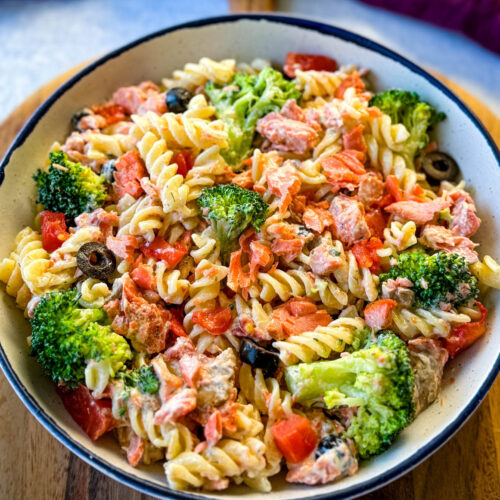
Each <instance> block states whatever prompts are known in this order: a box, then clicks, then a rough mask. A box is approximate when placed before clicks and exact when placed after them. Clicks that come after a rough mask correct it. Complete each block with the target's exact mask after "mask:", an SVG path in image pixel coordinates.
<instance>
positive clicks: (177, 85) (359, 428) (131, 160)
mask: <svg viewBox="0 0 500 500" xmlns="http://www.w3.org/2000/svg"><path fill="white" fill-rule="evenodd" d="M444 119H445V116H444V114H443V113H441V112H439V111H438V110H436V109H435V108H434V107H433V106H432V104H430V103H427V102H425V101H424V100H422V99H421V98H420V97H419V95H417V94H416V93H414V92H412V91H411V90H396V89H392V90H387V91H383V92H380V93H377V92H375V90H374V89H373V88H372V85H371V84H370V73H369V71H368V70H366V69H358V68H356V67H355V66H353V65H345V66H341V67H338V65H337V62H336V61H335V60H334V59H331V58H330V57H326V56H320V55H310V54H295V53H289V54H287V57H286V63H285V65H284V67H283V68H279V69H277V68H276V67H273V66H272V65H271V64H270V63H269V62H267V61H265V60H262V59H257V60H255V61H253V62H252V63H250V64H247V63H242V64H236V61H234V60H233V59H226V60H222V61H213V60H211V59H209V58H206V57H204V58H202V59H201V60H200V61H199V62H198V63H189V64H186V65H185V67H184V68H183V69H181V70H177V71H174V73H173V75H172V76H171V77H170V78H165V79H164V80H163V81H162V82H161V83H153V82H151V81H144V82H141V83H139V84H138V85H134V86H130V87H122V88H119V89H117V90H116V92H115V93H114V94H113V95H112V97H111V99H110V100H109V101H108V102H105V103H99V104H93V105H90V107H88V108H84V109H81V110H79V111H77V112H76V113H75V114H74V115H73V117H72V119H71V133H70V135H69V136H68V137H67V138H65V140H64V141H61V142H60V143H59V142H55V143H54V144H53V145H52V146H51V147H50V152H49V154H48V158H47V164H46V165H45V166H43V165H41V166H40V167H41V168H39V169H38V170H37V172H36V174H35V175H34V182H35V184H36V188H37V216H36V218H35V222H34V225H33V227H26V228H25V229H23V230H22V231H20V232H19V234H18V235H17V237H16V239H15V241H14V248H13V251H12V253H11V254H10V255H9V256H8V257H6V258H4V259H3V260H2V261H1V262H0V280H1V281H3V282H4V283H5V284H6V291H7V293H8V294H9V295H11V296H12V297H14V299H15V301H16V304H17V305H18V306H19V307H20V308H21V309H23V310H24V311H25V316H26V317H27V319H28V320H29V322H30V323H31V327H32V334H31V335H30V337H29V338H28V345H29V350H30V353H31V355H33V356H35V357H36V358H37V360H38V361H39V363H40V364H41V365H42V366H43V369H44V371H45V372H46V374H47V376H49V377H50V378H51V379H52V380H53V381H54V383H55V384H56V390H57V392H58V394H59V395H60V397H61V400H62V403H63V405H64V407H65V408H66V409H67V411H68V412H69V413H70V414H71V416H72V417H73V419H74V420H75V421H76V423H77V424H78V425H79V426H80V427H81V428H82V429H83V430H84V431H85V432H86V433H87V434H88V436H89V437H90V439H92V440H97V439H98V438H99V437H101V436H102V435H103V434H106V433H108V432H112V433H113V434H114V435H115V436H116V439H117V440H118V443H119V446H120V447H121V449H122V450H124V452H125V454H126V457H127V460H128V462H129V463H130V464H131V465H132V466H137V465H138V464H140V463H142V464H150V463H152V462H157V461H161V462H163V464H164V469H165V475H166V480H167V483H168V485H169V486H170V487H171V488H174V489H205V490H222V489H225V488H227V487H228V486H229V485H230V484H231V483H236V484H240V483H245V484H246V485H248V486H249V487H251V488H254V489H256V490H259V491H262V492H268V491H270V490H271V482H270V478H271V477H272V476H274V475H276V474H278V473H279V472H280V471H282V470H285V471H286V479H287V481H290V482H294V483H304V484H308V485H315V484H325V483H328V482H332V481H337V480H339V479H341V478H343V477H346V476H350V475H353V474H355V473H356V471H357V470H358V464H359V463H360V462H361V461H363V460H368V459H370V458H371V457H373V456H376V455H378V454H380V453H382V452H384V451H385V450H386V449H387V448H389V447H390V445H391V444H392V443H393V442H394V441H395V440H396V439H397V436H398V434H399V433H400V432H401V431H402V430H403V429H404V428H405V427H406V426H408V425H409V424H410V423H411V422H412V421H413V420H414V419H415V418H416V417H417V416H418V414H419V413H420V412H422V411H423V410H424V409H425V408H426V407H427V406H428V405H430V404H432V402H433V401H434V400H435V399H436V398H437V397H438V394H439V391H440V386H441V381H442V375H443V369H444V366H445V364H446V363H447V361H448V359H449V358H454V357H455V356H457V355H458V354H459V353H460V352H461V351H463V350H464V349H467V348H468V347H469V346H470V345H471V344H472V343H474V342H475V341H476V340H477V339H478V338H479V337H481V336H482V335H483V334H484V333H485V331H486V325H485V321H486V315H487V310H486V308H485V307H484V305H483V304H482V303H481V301H480V296H482V293H484V291H485V290H486V289H487V288H488V287H494V288H500V267H499V264H498V263H497V262H496V261H495V260H494V259H493V258H492V257H489V256H485V257H484V259H483V260H482V261H481V260H479V257H478V254H477V252H476V249H475V247H476V246H477V244H476V243H474V242H473V241H472V240H471V239H470V238H471V237H472V236H473V235H474V233H475V232H476V231H477V230H478V228H479V225H480V223H481V220H480V218H479V217H478V215H477V213H476V207H475V205H474V201H473V199H472V197H471V195H470V193H469V192H468V191H467V190H466V187H465V183H464V182H463V181H459V180H458V179H459V174H460V172H459V168H458V165H457V163H456V162H455V161H454V159H453V158H452V156H450V155H449V154H447V153H445V152H442V151H440V150H439V145H438V144H437V142H436V140H435V138H434V137H433V133H434V129H435V128H436V126H438V124H439V122H441V121H442V120H444Z"/></svg>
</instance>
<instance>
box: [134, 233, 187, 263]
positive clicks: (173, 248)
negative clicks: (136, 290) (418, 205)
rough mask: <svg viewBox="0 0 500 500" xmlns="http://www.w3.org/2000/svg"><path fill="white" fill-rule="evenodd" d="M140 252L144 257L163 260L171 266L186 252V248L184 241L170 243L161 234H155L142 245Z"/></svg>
mask: <svg viewBox="0 0 500 500" xmlns="http://www.w3.org/2000/svg"><path fill="white" fill-rule="evenodd" d="M141 252H142V253H143V254H144V256H145V257H148V258H149V257H153V258H155V259H160V260H163V261H164V262H166V263H167V264H168V266H169V267H170V268H173V267H175V266H176V265H177V264H178V263H179V262H180V261H181V260H182V258H183V257H184V255H186V254H187V253H188V249H187V246H186V244H185V243H180V242H177V243H174V244H173V245H171V244H170V243H168V242H167V241H165V240H164V239H163V238H162V237H161V236H157V237H156V238H155V239H154V240H153V241H151V242H149V241H148V242H147V243H145V244H144V245H142V246H141Z"/></svg>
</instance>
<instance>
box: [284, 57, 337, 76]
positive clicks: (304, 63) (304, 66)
mask: <svg viewBox="0 0 500 500" xmlns="http://www.w3.org/2000/svg"><path fill="white" fill-rule="evenodd" d="M337 67H338V65H337V61H336V60H335V59H331V58H330V57H326V56H321V55H317V54H297V53H296V52H288V54H287V55H286V61H285V65H284V66H283V71H284V72H285V75H286V76H288V77H290V78H295V72H296V71H297V70H301V71H311V70H314V71H335V70H336V69H337Z"/></svg>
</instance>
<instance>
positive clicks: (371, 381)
mask: <svg viewBox="0 0 500 500" xmlns="http://www.w3.org/2000/svg"><path fill="white" fill-rule="evenodd" d="M367 338H368V337H367ZM368 343H369V342H368ZM285 378H286V382H287V385H288V388H289V390H290V391H291V392H292V394H293V395H294V397H295V398H296V399H297V400H298V401H299V402H300V403H302V404H305V405H310V404H312V403H314V402H317V401H321V399H322V400H323V401H324V404H326V406H327V408H333V407H342V406H348V407H357V408H358V410H357V413H356V414H355V415H354V416H353V417H352V418H351V419H350V426H349V427H348V428H347V430H346V432H345V437H349V438H351V439H352V440H353V441H354V443H355V445H356V449H357V451H358V454H359V456H360V457H361V458H368V457H370V456H372V455H377V454H379V453H382V452H383V451H384V450H386V449H387V448H388V447H389V446H390V445H391V443H392V442H393V441H394V439H395V438H396V436H397V435H398V434H399V432H400V431H401V430H402V429H404V427H406V426H407V425H408V424H410V422H411V421H412V420H413V416H414V413H415V405H414V402H413V392H414V387H415V377H414V373H413V370H412V368H411V361H410V357H409V355H408V350H407V348H406V345H405V343H404V342H403V341H402V340H401V339H400V338H399V337H397V336H396V335H395V334H394V333H393V332H391V331H382V332H381V333H380V334H379V335H378V337H377V338H376V340H374V341H373V343H372V344H371V345H370V346H369V347H366V348H363V349H360V350H358V351H354V352H353V353H351V354H349V355H347V356H345V357H342V358H339V359H335V360H333V361H320V362H316V363H302V364H299V365H296V366H290V367H288V368H287V369H286V374H285Z"/></svg>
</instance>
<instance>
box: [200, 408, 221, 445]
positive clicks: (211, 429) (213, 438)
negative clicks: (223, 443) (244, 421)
mask: <svg viewBox="0 0 500 500" xmlns="http://www.w3.org/2000/svg"><path fill="white" fill-rule="evenodd" d="M203 434H204V435H205V439H206V440H207V443H208V446H214V445H216V444H217V442H218V441H220V439H221V438H222V417H221V414H220V411H219V410H217V409H214V410H213V411H212V413H211V414H210V416H209V417H208V420H207V423H206V424H205V427H204V429H203Z"/></svg>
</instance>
